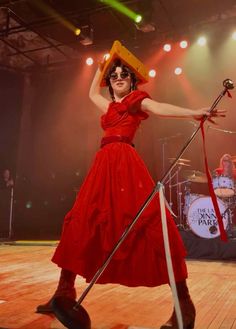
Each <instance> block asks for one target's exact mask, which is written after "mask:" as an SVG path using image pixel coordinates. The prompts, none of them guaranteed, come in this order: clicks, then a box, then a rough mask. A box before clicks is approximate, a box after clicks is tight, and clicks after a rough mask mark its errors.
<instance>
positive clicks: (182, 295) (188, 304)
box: [160, 280, 196, 329]
mask: <svg viewBox="0 0 236 329" xmlns="http://www.w3.org/2000/svg"><path fill="white" fill-rule="evenodd" d="M176 289H177V293H178V297H179V303H180V309H181V312H182V318H183V328H184V329H193V328H194V322H195V316H196V310H195V307H194V305H193V302H192V300H191V297H190V295H189V291H188V287H187V284H186V280H184V281H181V282H176ZM171 328H172V329H179V327H178V322H177V318H176V314H175V310H174V311H173V313H172V315H171V317H170V319H169V320H168V321H167V322H166V323H165V324H163V325H162V326H161V327H160V329H171Z"/></svg>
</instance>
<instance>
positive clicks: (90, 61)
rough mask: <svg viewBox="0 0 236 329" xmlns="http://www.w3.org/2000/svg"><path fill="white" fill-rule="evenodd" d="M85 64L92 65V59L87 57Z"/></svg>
mask: <svg viewBox="0 0 236 329" xmlns="http://www.w3.org/2000/svg"><path fill="white" fill-rule="evenodd" d="M86 64H87V65H89V66H90V65H93V59H92V57H88V58H87V59H86Z"/></svg>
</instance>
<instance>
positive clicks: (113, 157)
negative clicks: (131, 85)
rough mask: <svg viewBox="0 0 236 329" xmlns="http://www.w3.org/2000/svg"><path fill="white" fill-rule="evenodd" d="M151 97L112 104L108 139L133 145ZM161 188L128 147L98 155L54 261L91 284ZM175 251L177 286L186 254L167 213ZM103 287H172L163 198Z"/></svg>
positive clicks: (115, 146) (133, 96) (105, 123)
mask: <svg viewBox="0 0 236 329" xmlns="http://www.w3.org/2000/svg"><path fill="white" fill-rule="evenodd" d="M147 97H149V96H148V94H147V93H145V92H142V91H139V90H136V91H133V92H132V93H130V94H129V95H127V96H126V97H125V98H124V99H123V100H122V102H121V103H119V102H112V103H110V105H109V108H108V111H107V113H106V114H104V115H103V116H102V118H101V124H102V127H103V129H104V130H105V139H106V138H107V139H108V140H109V139H110V138H111V139H112V137H110V136H125V138H126V139H128V140H130V141H131V140H132V138H133V137H134V134H135V132H136V130H137V128H138V126H139V125H140V123H141V120H144V119H146V118H147V117H148V114H147V113H145V112H143V111H142V110H141V108H140V104H141V101H142V100H143V99H144V98H147ZM154 186H155V183H154V181H153V180H152V178H151V176H150V174H149V172H148V170H147V168H146V166H145V164H144V162H143V161H142V159H141V158H140V157H139V155H138V154H137V152H136V150H135V148H134V147H133V146H132V145H130V144H128V143H127V142H126V143H125V142H111V143H108V144H106V145H105V146H103V147H102V148H101V149H100V150H99V151H98V152H97V154H96V157H95V160H94V162H93V165H92V167H91V169H90V171H89V173H88V175H87V177H86V179H85V181H84V183H83V185H82V187H81V189H80V191H79V193H78V195H77V198H76V201H75V203H74V206H73V208H72V209H71V210H70V211H69V213H68V214H67V215H66V216H65V220H64V225H63V230H62V236H61V240H60V243H59V245H58V247H57V249H56V251H55V254H54V256H53V258H52V261H53V262H55V263H56V264H58V266H59V267H61V268H64V269H68V270H70V271H72V272H74V273H77V274H79V275H81V276H83V277H85V278H86V280H87V281H88V282H89V281H90V280H91V279H92V277H93V276H94V274H95V273H96V271H97V270H98V269H99V268H100V267H101V265H102V264H103V262H104V260H105V259H106V258H107V256H108V254H109V253H110V252H111V250H112V249H113V247H114V245H115V244H116V242H117V241H118V240H119V238H120V236H121V235H122V233H123V231H124V230H125V228H126V226H127V225H128V224H129V223H130V222H131V221H132V219H133V218H134V216H135V215H136V213H137V212H138V210H139V209H140V206H141V205H142V204H143V203H144V201H145V200H146V198H147V197H148V196H149V194H150V193H151V192H152V190H153V188H154ZM167 220H168V230H169V239H170V248H171V253H172V259H173V268H174V273H175V279H176V281H181V280H184V279H185V278H186V277H187V269H186V264H185V261H184V257H185V255H186V253H185V248H184V245H183V242H182V239H181V237H180V235H179V232H178V230H177V228H176V225H175V223H174V220H173V219H172V217H171V215H170V214H169V212H168V211H167ZM97 282H98V283H119V284H123V285H126V286H130V287H135V286H149V287H152V286H158V285H161V284H164V283H168V282H169V279H168V274H167V267H166V260H165V253H164V245H163V237H162V227H161V219H160V207H159V198H158V195H156V196H155V198H154V199H153V200H152V201H151V203H150V204H149V206H148V207H147V208H146V209H145V211H144V212H143V214H142V215H141V216H140V218H139V219H138V221H137V223H136V225H135V226H134V227H133V229H132V231H131V232H130V233H129V235H128V236H127V238H126V240H125V241H124V242H123V244H122V245H121V247H120V248H119V249H118V251H117V252H116V253H115V255H114V256H113V258H112V260H111V262H110V263H109V265H108V266H107V268H106V269H105V271H104V272H103V274H102V276H101V277H100V279H99V280H98V281H97Z"/></svg>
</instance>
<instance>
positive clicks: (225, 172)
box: [214, 154, 236, 181]
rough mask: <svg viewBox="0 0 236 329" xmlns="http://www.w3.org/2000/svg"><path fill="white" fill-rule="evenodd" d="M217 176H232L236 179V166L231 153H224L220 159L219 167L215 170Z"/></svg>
mask: <svg viewBox="0 0 236 329" xmlns="http://www.w3.org/2000/svg"><path fill="white" fill-rule="evenodd" d="M214 173H215V175H216V176H227V177H231V178H233V179H234V180H235V181H236V168H235V165H234V161H233V158H232V156H231V155H230V154H224V155H223V156H222V157H221V159H220V164H219V167H218V168H216V169H215V170H214Z"/></svg>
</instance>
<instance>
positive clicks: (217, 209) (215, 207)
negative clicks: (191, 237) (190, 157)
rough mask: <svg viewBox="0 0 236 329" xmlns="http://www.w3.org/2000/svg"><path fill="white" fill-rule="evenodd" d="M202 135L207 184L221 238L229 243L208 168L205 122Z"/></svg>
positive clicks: (202, 122)
mask: <svg viewBox="0 0 236 329" xmlns="http://www.w3.org/2000/svg"><path fill="white" fill-rule="evenodd" d="M200 126H201V133H202V141H203V151H204V162H205V170H206V175H207V183H208V188H209V192H210V196H211V200H212V203H213V207H214V210H215V214H216V218H217V220H218V224H219V230H220V238H221V240H222V241H225V242H227V241H228V239H227V235H226V232H225V229H224V224H223V219H222V216H221V213H220V208H219V206H218V202H217V198H216V195H215V192H214V189H213V185H212V179H211V174H210V171H209V167H208V161H207V152H206V141H205V132H204V121H203V120H202V121H201V124H200Z"/></svg>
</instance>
